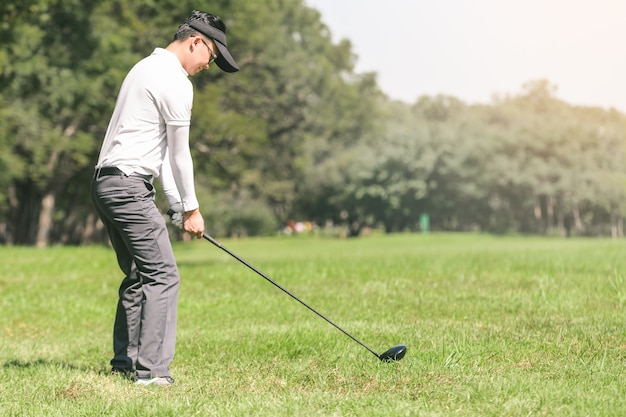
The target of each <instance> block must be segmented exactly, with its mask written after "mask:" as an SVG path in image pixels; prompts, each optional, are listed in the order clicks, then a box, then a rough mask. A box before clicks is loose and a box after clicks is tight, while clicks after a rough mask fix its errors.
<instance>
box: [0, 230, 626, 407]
mask: <svg viewBox="0 0 626 417" xmlns="http://www.w3.org/2000/svg"><path fill="white" fill-rule="evenodd" d="M222 243H223V244H224V245H225V246H226V247H228V248H229V249H230V250H232V251H233V252H234V253H236V254H237V255H239V256H240V257H242V258H244V259H245V260H246V261H248V262H249V263H251V264H252V265H254V266H255V267H256V268H257V269H259V270H260V271H262V272H263V273H265V274H266V275H268V276H269V277H271V278H272V279H273V280H275V281H276V282H278V283H279V284H280V285H282V286H283V287H285V288H286V289H288V290H289V291H291V292H292V293H293V294H295V295H296V296H298V297H299V298H301V299H302V300H303V301H305V302H306V303H308V304H310V305H311V306H313V307H314V308H315V309H316V310H318V311H320V312H321V313H322V314H324V315H326V316H327V317H329V318H330V319H331V320H332V321H333V322H335V323H337V324H338V325H339V326H341V327H342V328H344V329H345V330H347V331H348V332H349V333H351V334H352V335H354V336H355V337H357V338H358V339H359V340H361V341H363V342H364V343H365V344H367V345H368V346H369V347H371V348H372V349H373V350H375V351H377V352H378V353H381V352H383V351H385V350H386V349H388V348H389V347H391V346H395V345H399V344H404V345H407V347H408V352H407V354H406V356H405V357H404V359H402V360H401V361H399V362H394V363H383V362H381V361H379V360H378V359H377V358H376V357H375V356H374V355H372V354H371V352H369V351H367V350H366V349H364V348H363V347H362V346H360V345H358V344H357V343H355V342H354V341H353V340H351V339H350V338H348V337H346V336H345V335H344V334H342V333H341V332H339V331H338V330H337V329H335V328H334V327H332V326H331V325H329V324H328V323H326V322H325V321H323V320H322V319H321V318H320V317H318V316H316V315H315V314H313V313H312V312H311V311H309V310H307V309H306V308H305V307H304V306H302V305H301V304H299V303H298V302H296V301H295V300H293V299H292V298H290V297H288V296H287V295H286V294H284V293H283V292H281V291H280V290H279V289H277V288H276V287H274V286H272V285H271V284H270V283H268V282H267V281H266V280H264V279H263V278H261V277H260V276H258V275H256V274H255V273H254V272H252V271H251V270H249V269H248V268H246V267H245V266H243V265H242V264H240V263H239V262H237V261H236V260H235V259H233V258H232V257H230V256H228V255H227V254H226V253H224V252H222V251H220V250H219V249H217V248H215V247H214V246H212V245H210V244H209V243H208V242H206V241H204V240H201V241H194V242H185V243H183V242H177V243H176V244H175V252H176V255H177V260H178V263H179V267H180V271H181V276H182V284H181V293H180V301H179V318H178V320H179V321H178V345H177V352H176V358H175V360H174V362H173V364H172V373H173V377H174V378H175V379H176V383H175V385H173V386H171V387H167V388H162V387H139V386H135V385H132V384H130V383H129V382H127V381H125V380H123V379H121V378H119V377H116V376H111V375H109V374H108V370H109V365H108V361H109V359H110V356H111V332H112V324H113V318H114V312H115V304H116V302H117V287H118V285H119V282H120V280H121V276H120V273H119V271H118V269H117V266H116V263H115V255H114V253H113V251H112V250H111V249H108V248H105V247H101V246H93V247H81V248H70V247H54V248H49V249H35V248H22V247H3V248H2V249H1V250H0V306H1V311H2V313H1V314H2V327H1V328H0V415H1V416H33V417H34V416H146V415H153V416H196V415H197V416H401V415H406V416H451V415H452V416H619V415H626V384H624V383H623V379H624V363H625V361H626V338H625V335H626V333H625V331H624V307H625V304H626V288H625V283H626V260H625V256H624V255H625V254H626V240H623V239H622V240H611V239H560V238H540V237H519V236H489V235H478V234H436V233H433V234H427V235H417V234H396V235H373V236H368V237H363V238H359V239H347V240H346V239H332V238H322V237H311V238H309V237H274V238H256V239H243V240H229V239H225V240H222Z"/></svg>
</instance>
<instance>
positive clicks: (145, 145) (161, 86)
mask: <svg viewBox="0 0 626 417" xmlns="http://www.w3.org/2000/svg"><path fill="white" fill-rule="evenodd" d="M213 62H215V64H217V66H218V67H219V68H220V69H222V70H223V71H225V72H236V71H238V70H239V67H238V66H237V63H236V62H235V60H234V59H233V57H232V56H231V54H230V52H229V51H228V49H227V48H226V26H225V25H224V23H223V22H222V21H221V19H220V18H219V17H217V16H214V15H211V14H209V13H205V12H201V11H193V12H192V13H191V15H190V16H189V17H188V18H187V19H186V20H185V22H184V23H183V24H182V25H180V26H179V28H178V30H177V31H176V34H175V35H174V39H173V40H172V42H171V43H170V44H169V45H168V46H167V48H165V49H162V48H156V49H155V50H154V52H153V53H152V55H150V56H148V57H146V58H144V59H143V60H141V61H139V62H138V63H137V64H136V65H135V66H134V67H133V68H132V69H131V70H130V72H129V73H128V74H127V76H126V78H125V80H124V82H123V84H122V87H121V89H120V92H119V95H118V97H117V101H116V104H115V109H114V111H113V115H112V117H111V121H110V122H109V126H108V129H107V132H106V135H105V138H104V142H103V144H102V149H101V151H100V156H99V158H98V163H97V164H96V168H95V172H94V176H93V179H92V183H91V187H92V199H93V202H94V205H95V207H96V210H97V212H98V215H99V216H100V219H101V220H102V222H103V223H104V225H105V227H106V229H107V232H108V235H109V238H110V240H111V244H112V246H113V248H114V249H115V252H116V255H117V261H118V264H119V266H120V268H121V270H122V272H123V273H124V274H125V278H124V279H123V281H122V284H121V285H120V288H119V301H118V305H117V313H116V317H115V325H114V330H113V350H114V357H113V359H112V360H111V365H112V367H113V369H112V371H113V372H114V373H121V374H123V375H125V376H128V377H130V378H131V379H133V380H135V379H136V381H137V383H138V384H142V385H150V384H154V385H170V384H172V383H173V382H174V380H173V379H172V377H171V374H170V369H169V365H170V362H171V361H172V359H173V358H174V347H175V342H176V311H177V306H178V288H179V283H180V277H179V274H178V268H177V266H176V261H175V259H174V253H173V251H172V245H171V243H170V241H169V237H168V232H167V228H166V223H165V219H164V218H163V216H162V215H161V213H160V212H159V210H158V209H157V207H156V205H155V203H154V194H155V191H154V187H153V185H152V182H153V179H154V178H156V177H160V178H161V182H162V185H163V190H164V192H165V194H166V196H167V200H168V203H169V205H170V208H171V209H172V210H173V211H174V212H176V214H175V215H174V216H173V221H174V222H175V223H177V224H178V225H179V226H180V227H182V229H183V230H184V231H185V232H187V233H189V234H191V235H193V236H196V237H197V238H201V237H202V233H203V232H204V220H203V218H202V215H201V214H200V210H199V204H198V201H197V199H196V194H195V188H194V175H193V163H192V159H191V153H190V149H189V126H190V120H191V107H192V101H193V87H192V84H191V82H190V81H189V79H188V76H189V75H194V74H197V73H198V72H200V71H202V70H204V69H208V68H209V67H210V65H211V64H212V63H213Z"/></svg>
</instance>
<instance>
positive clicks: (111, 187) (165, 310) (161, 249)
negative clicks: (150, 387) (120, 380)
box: [91, 170, 180, 378]
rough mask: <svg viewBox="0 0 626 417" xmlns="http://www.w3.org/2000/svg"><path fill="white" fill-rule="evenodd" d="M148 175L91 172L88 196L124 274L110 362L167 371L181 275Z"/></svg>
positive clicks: (143, 373)
mask: <svg viewBox="0 0 626 417" xmlns="http://www.w3.org/2000/svg"><path fill="white" fill-rule="evenodd" d="M154 194H155V191H154V187H153V185H152V181H151V180H150V179H149V178H144V177H140V176H135V175H131V176H126V175H124V174H120V175H110V176H101V175H99V173H98V171H97V170H96V174H95V175H94V178H93V180H92V183H91V196H92V200H93V203H94V205H95V207H96V210H97V212H98V215H99V216H100V219H101V220H102V222H103V223H104V225H105V227H106V229H107V232H108V234H109V238H110V239H111V244H112V245H113V248H114V249H115V253H116V254H117V262H118V264H119V266H120V269H121V270H122V272H123V273H124V275H125V277H124V279H123V280H122V284H121V285H120V288H119V300H118V304H117V312H116V316H115V325H114V328H113V352H114V357H113V359H112V360H111V365H112V366H113V368H116V369H119V370H122V371H130V372H135V371H136V372H137V376H139V377H144V378H145V377H157V376H159V377H161V376H170V370H169V364H170V362H171V361H172V359H173V358H174V348H175V345H176V311H177V307H178V289H179V285H180V276H179V274H178V268H177V266H176V260H175V259H174V252H173V250H172V245H171V243H170V240H169V235H168V232H167V228H166V225H165V219H164V218H163V216H162V215H161V213H160V212H159V210H158V209H157V207H156V205H155V203H154Z"/></svg>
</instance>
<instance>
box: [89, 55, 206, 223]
mask: <svg viewBox="0 0 626 417" xmlns="http://www.w3.org/2000/svg"><path fill="white" fill-rule="evenodd" d="M188 76H189V74H187V72H186V71H185V70H184V68H183V67H182V65H181V63H180V61H179V60H178V58H177V57H176V55H174V54H173V53H171V52H169V51H167V50H165V49H162V48H156V49H155V50H154V52H153V53H152V54H151V55H150V56H148V57H146V58H144V59H142V60H141V61H139V62H138V63H137V64H136V65H135V66H134V67H133V68H132V69H131V70H130V71H129V73H128V74H127V76H126V78H125V79H124V82H123V83H122V87H121V89H120V93H119V95H118V97H117V101H116V103H115V109H114V110H113V115H112V116H111V120H110V122H109V126H108V128H107V132H106V135H105V138H104V142H103V144H102V148H101V150H100V156H99V158H98V163H97V165H96V167H117V168H119V169H120V170H122V171H123V172H124V173H125V174H127V175H131V174H133V173H137V174H147V175H153V176H154V177H159V176H160V177H161V182H162V184H163V189H164V191H165V194H166V196H167V199H168V202H169V203H170V205H171V204H174V203H176V202H180V203H182V205H183V209H184V210H185V211H189V210H194V209H196V208H198V206H199V204H198V200H197V198H196V193H195V187H194V176H193V161H192V159H191V152H190V149H189V126H190V124H191V108H192V104H193V86H192V84H191V82H190V81H189V78H188Z"/></svg>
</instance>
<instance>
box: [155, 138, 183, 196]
mask: <svg viewBox="0 0 626 417" xmlns="http://www.w3.org/2000/svg"><path fill="white" fill-rule="evenodd" d="M159 178H160V179H161V185H162V186H163V192H164V193H165V196H166V197H167V202H168V204H169V206H170V207H172V206H173V205H174V204H176V203H181V201H182V199H181V197H180V193H179V192H178V187H177V186H176V180H175V179H174V174H172V165H171V163H170V153H169V149H166V151H165V158H164V159H163V164H162V165H161V174H160V175H159Z"/></svg>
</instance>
